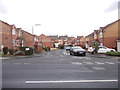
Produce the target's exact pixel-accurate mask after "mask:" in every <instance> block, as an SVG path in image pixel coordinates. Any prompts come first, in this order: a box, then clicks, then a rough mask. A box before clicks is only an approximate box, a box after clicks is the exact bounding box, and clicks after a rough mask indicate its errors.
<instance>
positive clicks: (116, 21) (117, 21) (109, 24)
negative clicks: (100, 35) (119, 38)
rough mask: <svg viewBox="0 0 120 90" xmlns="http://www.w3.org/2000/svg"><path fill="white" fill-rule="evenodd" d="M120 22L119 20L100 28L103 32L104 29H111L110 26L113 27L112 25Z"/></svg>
mask: <svg viewBox="0 0 120 90" xmlns="http://www.w3.org/2000/svg"><path fill="white" fill-rule="evenodd" d="M119 21H120V19H118V20H116V21H114V22H112V23H110V24H108V25H106V26H105V27H100V28H101V29H102V30H104V29H106V28H107V27H109V26H110V25H112V24H114V23H116V22H119Z"/></svg>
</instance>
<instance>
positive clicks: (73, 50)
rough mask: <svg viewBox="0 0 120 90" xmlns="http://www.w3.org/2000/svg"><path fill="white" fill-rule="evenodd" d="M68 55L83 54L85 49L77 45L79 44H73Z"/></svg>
mask: <svg viewBox="0 0 120 90" xmlns="http://www.w3.org/2000/svg"><path fill="white" fill-rule="evenodd" d="M70 55H72V56H76V55H82V56H85V55H86V51H85V50H84V49H83V48H81V47H79V46H75V47H71V49H70Z"/></svg>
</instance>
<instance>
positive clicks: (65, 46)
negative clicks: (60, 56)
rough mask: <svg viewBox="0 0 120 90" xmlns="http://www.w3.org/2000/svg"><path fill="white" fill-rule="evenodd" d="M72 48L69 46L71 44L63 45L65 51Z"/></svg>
mask: <svg viewBox="0 0 120 90" xmlns="http://www.w3.org/2000/svg"><path fill="white" fill-rule="evenodd" d="M72 46H73V45H71V44H65V45H64V48H65V50H66V51H70V48H71V47H72Z"/></svg>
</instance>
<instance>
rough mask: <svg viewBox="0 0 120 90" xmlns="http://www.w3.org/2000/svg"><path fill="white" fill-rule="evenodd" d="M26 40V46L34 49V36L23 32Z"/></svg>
mask: <svg viewBox="0 0 120 90" xmlns="http://www.w3.org/2000/svg"><path fill="white" fill-rule="evenodd" d="M23 38H24V46H28V47H33V35H32V34H30V33H28V32H26V31H24V32H23Z"/></svg>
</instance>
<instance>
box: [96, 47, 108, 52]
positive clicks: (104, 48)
mask: <svg viewBox="0 0 120 90" xmlns="http://www.w3.org/2000/svg"><path fill="white" fill-rule="evenodd" d="M106 52H107V48H106V47H99V50H98V53H106Z"/></svg>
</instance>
